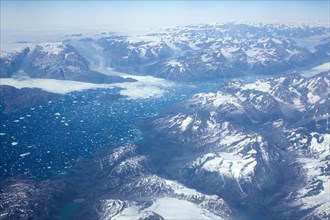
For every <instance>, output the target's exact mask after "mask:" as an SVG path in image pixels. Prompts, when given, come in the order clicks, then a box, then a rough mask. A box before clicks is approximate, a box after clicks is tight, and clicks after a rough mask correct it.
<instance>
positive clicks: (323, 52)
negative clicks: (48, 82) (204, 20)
mask: <svg viewBox="0 0 330 220" xmlns="http://www.w3.org/2000/svg"><path fill="white" fill-rule="evenodd" d="M311 39H313V40H311ZM301 42H309V43H308V44H306V43H301ZM311 42H312V43H311ZM98 43H99V44H100V45H101V46H102V47H103V48H104V50H105V51H106V54H108V57H109V65H111V66H112V67H114V68H117V69H119V70H121V71H130V72H135V73H140V74H151V75H155V76H158V77H162V78H167V79H171V80H200V79H204V80H205V79H212V78H223V77H232V76H237V75H246V74H274V73H278V72H283V71H288V70H292V69H295V68H302V67H306V66H309V65H315V64H317V63H319V62H320V61H321V60H323V61H325V60H328V59H329V29H327V28H324V27H312V26H303V27H295V26H286V25H248V24H235V23H231V24H224V25H220V24H219V25H196V26H183V27H175V28H170V29H165V30H163V31H162V32H160V33H154V34H149V35H148V36H139V37H135V38H132V37H130V36H121V37H117V36H109V37H104V38H101V39H99V40H98Z"/></svg>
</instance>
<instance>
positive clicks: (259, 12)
mask: <svg viewBox="0 0 330 220" xmlns="http://www.w3.org/2000/svg"><path fill="white" fill-rule="evenodd" d="M328 9H329V2H328V1H43V2H41V1H1V30H2V31H3V30H8V29H11V30H12V29H43V30H47V29H51V28H67V27H70V28H74V27H76V28H78V27H97V26H99V27H103V26H107V27H115V28H118V27H120V28H125V27H127V28H131V27H137V26H138V27H155V26H156V27H157V26H168V25H182V24H194V23H212V22H228V21H247V22H328V21H329V10H328Z"/></svg>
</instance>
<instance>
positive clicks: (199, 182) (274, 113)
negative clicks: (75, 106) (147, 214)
mask: <svg viewBox="0 0 330 220" xmlns="http://www.w3.org/2000/svg"><path fill="white" fill-rule="evenodd" d="M329 90H330V88H329V72H324V73H320V74H318V75H316V76H314V77H312V78H308V79H305V78H303V77H301V76H300V75H299V74H292V75H289V76H287V77H280V78H274V79H269V80H263V81H257V82H254V83H250V84H241V83H240V82H237V81H236V82H231V83H229V84H228V85H227V86H225V87H224V88H222V89H220V90H219V91H217V92H215V93H208V94H198V95H196V96H194V97H193V98H191V99H190V100H188V101H186V102H183V103H182V104H180V105H178V106H176V107H175V106H174V107H172V108H169V109H168V110H166V111H165V112H164V113H163V115H162V116H160V117H158V118H156V119H154V120H153V121H151V122H149V123H146V124H145V132H144V133H145V134H146V137H147V139H148V141H149V142H150V143H157V144H156V146H149V147H148V148H146V150H145V153H146V154H148V155H150V158H152V160H153V161H155V164H157V165H158V166H157V167H158V169H159V172H164V173H166V175H168V176H170V177H171V178H174V179H177V180H179V181H181V182H182V183H184V184H186V185H187V186H189V187H193V188H196V189H198V190H200V191H202V192H204V193H205V192H206V193H212V194H216V195H219V196H221V197H222V198H224V199H225V201H226V202H228V203H229V204H232V205H234V207H243V209H244V210H249V212H250V214H252V215H253V216H256V215H260V216H263V217H267V218H296V217H299V218H301V217H308V218H320V219H322V218H324V217H329V210H328V206H329V202H330V201H329V197H328V189H329V181H330V176H329V173H328V171H327V170H328V163H329V158H328V157H329V128H328V119H329V112H328V111H329V100H328V94H329ZM156 161H157V162H156ZM279 195H281V196H279ZM279 197H280V198H281V199H279ZM275 203H276V205H274V204H275ZM273 205H274V207H277V208H278V207H281V208H280V211H279V210H278V209H277V208H274V207H273ZM261 207H263V208H262V209H261ZM290 207H291V208H290ZM285 209H288V211H286V212H283V211H284V210H285ZM282 214H283V215H282Z"/></svg>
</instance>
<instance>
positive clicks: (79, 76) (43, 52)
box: [0, 42, 134, 83]
mask: <svg viewBox="0 0 330 220" xmlns="http://www.w3.org/2000/svg"><path fill="white" fill-rule="evenodd" d="M0 61H1V64H2V63H3V65H1V77H31V78H47V79H60V80H75V81H82V82H90V83H114V82H124V81H134V80H133V79H123V78H121V77H118V76H107V75H104V74H101V73H99V72H96V71H92V70H90V68H89V63H88V62H87V60H86V59H84V57H82V56H81V55H80V54H79V53H78V52H77V51H76V50H75V49H74V48H73V47H72V46H71V45H70V44H68V43H65V42H56V43H42V44H37V45H36V46H35V48H33V49H30V48H26V49H24V50H23V51H22V52H13V53H9V54H7V55H6V56H4V57H1V59H0Z"/></svg>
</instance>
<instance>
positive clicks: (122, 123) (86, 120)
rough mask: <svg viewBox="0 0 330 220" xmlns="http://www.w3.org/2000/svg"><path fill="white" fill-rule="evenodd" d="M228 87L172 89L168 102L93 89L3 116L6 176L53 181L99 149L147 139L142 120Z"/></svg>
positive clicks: (0, 175)
mask: <svg viewBox="0 0 330 220" xmlns="http://www.w3.org/2000/svg"><path fill="white" fill-rule="evenodd" d="M222 84H223V83H211V82H209V83H207V82H205V83H198V84H185V85H180V86H175V87H171V88H168V91H167V92H166V94H165V95H164V96H163V97H162V98H157V99H156V98H150V99H142V100H131V99H127V98H123V97H120V96H119V95H118V92H119V90H118V89H96V90H87V91H82V92H74V93H70V94H68V95H66V96H64V97H63V98H62V99H61V100H57V101H53V102H48V103H45V104H43V105H40V106H37V107H35V108H29V109H24V110H21V111H18V112H15V113H11V114H6V115H1V116H0V120H1V130H0V133H1V134H0V141H1V152H0V153H1V155H0V159H1V163H0V170H1V171H2V172H1V173H0V178H4V177H6V176H12V175H16V174H23V173H24V174H27V175H31V176H34V177H37V178H49V177H52V176H56V175H59V174H61V173H65V172H66V171H67V170H68V169H69V168H70V167H71V166H72V165H73V164H74V163H75V162H76V161H77V160H79V159H86V158H89V157H90V156H91V154H92V152H93V151H94V150H95V149H96V148H99V147H110V148H111V147H117V146H119V145H121V144H123V143H127V142H136V141H139V140H141V139H142V138H143V136H142V133H141V132H140V131H139V130H138V128H137V126H136V124H135V122H136V121H137V120H139V119H142V118H147V117H151V116H155V115H157V114H158V112H159V111H160V110H161V109H163V108H164V107H166V106H168V105H171V104H174V103H177V102H179V101H182V100H185V99H188V98H190V97H191V96H192V95H194V94H196V93H200V92H210V91H214V90H216V89H217V88H219V87H220V86H221V85H222Z"/></svg>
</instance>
